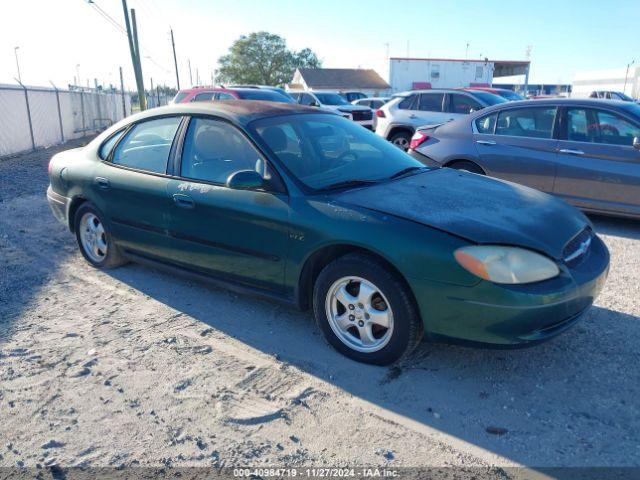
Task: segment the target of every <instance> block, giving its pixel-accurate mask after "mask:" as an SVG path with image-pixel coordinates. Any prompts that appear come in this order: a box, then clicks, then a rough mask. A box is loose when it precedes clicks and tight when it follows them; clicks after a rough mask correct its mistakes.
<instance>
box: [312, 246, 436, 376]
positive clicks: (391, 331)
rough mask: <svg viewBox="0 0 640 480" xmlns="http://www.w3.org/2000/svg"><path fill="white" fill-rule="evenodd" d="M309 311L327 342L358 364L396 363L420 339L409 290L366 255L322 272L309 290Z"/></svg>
mask: <svg viewBox="0 0 640 480" xmlns="http://www.w3.org/2000/svg"><path fill="white" fill-rule="evenodd" d="M363 285H364V290H363ZM313 313H314V317H315V320H316V323H317V325H318V328H319V329H320V331H322V333H323V335H324V337H325V339H326V340H327V342H328V343H329V344H331V345H332V346H333V347H334V348H335V349H336V350H338V351H339V352H340V353H342V354H343V355H345V356H347V357H349V358H351V359H353V360H356V361H358V362H363V363H370V364H374V365H389V364H391V363H394V362H397V361H398V360H401V359H403V358H405V357H406V356H407V355H409V354H410V353H411V352H412V351H413V349H414V348H415V347H416V346H417V345H418V343H420V340H421V339H422V335H423V325H422V321H421V319H420V315H419V314H418V309H417V307H416V305H415V301H414V300H413V297H412V295H411V293H410V291H409V288H408V287H407V286H406V285H405V283H404V282H403V281H402V280H401V279H400V278H398V277H397V276H396V274H395V273H394V272H391V271H389V269H388V268H387V267H385V266H384V264H382V263H381V262H380V261H378V260H377V259H376V258H374V257H372V256H369V255H366V254H359V253H355V254H348V255H345V256H343V257H340V258H338V259H336V260H334V261H333V262H331V263H330V264H328V265H327V266H326V267H325V268H324V269H323V270H322V271H321V272H320V274H319V275H318V278H317V280H316V282H315V285H314V288H313ZM385 319H386V320H385ZM361 332H362V333H361Z"/></svg>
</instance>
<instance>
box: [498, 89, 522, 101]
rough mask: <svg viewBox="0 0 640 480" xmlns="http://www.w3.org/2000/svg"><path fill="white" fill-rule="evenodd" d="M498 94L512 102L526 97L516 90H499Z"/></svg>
mask: <svg viewBox="0 0 640 480" xmlns="http://www.w3.org/2000/svg"><path fill="white" fill-rule="evenodd" d="M498 95H500V96H501V97H504V98H506V99H507V100H509V101H511V102H517V101H518V100H524V97H523V96H522V95H520V94H519V93H516V92H512V91H510V90H505V91H500V92H498Z"/></svg>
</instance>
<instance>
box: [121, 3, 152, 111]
mask: <svg viewBox="0 0 640 480" xmlns="http://www.w3.org/2000/svg"><path fill="white" fill-rule="evenodd" d="M122 9H123V11H124V23H125V26H126V27H127V38H128V39H129V51H130V52H131V63H132V64H133V73H134V74H135V77H136V87H137V89H138V103H139V104H140V110H146V109H147V97H146V95H145V92H144V79H143V77H142V65H141V64H140V47H139V45H138V27H137V24H136V11H135V9H133V8H132V9H131V21H129V9H128V8H127V0H122ZM131 24H133V32H132V29H131Z"/></svg>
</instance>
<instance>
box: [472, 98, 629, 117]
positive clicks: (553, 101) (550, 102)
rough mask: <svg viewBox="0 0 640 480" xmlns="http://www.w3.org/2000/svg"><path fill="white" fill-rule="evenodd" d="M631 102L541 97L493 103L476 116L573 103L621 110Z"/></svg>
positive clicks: (625, 108) (568, 105)
mask: <svg viewBox="0 0 640 480" xmlns="http://www.w3.org/2000/svg"><path fill="white" fill-rule="evenodd" d="M629 103H630V102H623V101H622V100H607V99H603V98H541V99H538V100H518V101H515V102H506V103H499V104H497V105H491V106H490V107H487V108H483V109H482V110H478V112H477V114H478V115H476V116H482V115H486V114H487V113H489V112H492V111H494V110H502V109H504V108H517V107H537V106H545V105H547V106H558V107H564V106H567V107H570V106H572V105H580V106H584V107H609V108H611V107H614V108H618V109H620V110H628V104H629Z"/></svg>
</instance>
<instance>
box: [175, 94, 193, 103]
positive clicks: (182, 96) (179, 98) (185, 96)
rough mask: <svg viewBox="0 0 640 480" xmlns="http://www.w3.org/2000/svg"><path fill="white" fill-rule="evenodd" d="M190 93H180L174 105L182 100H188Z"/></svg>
mask: <svg viewBox="0 0 640 480" xmlns="http://www.w3.org/2000/svg"><path fill="white" fill-rule="evenodd" d="M188 95H189V92H178V93H177V94H176V96H175V97H173V103H180V102H182V100H184V99H185V98H187V96H188Z"/></svg>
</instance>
